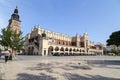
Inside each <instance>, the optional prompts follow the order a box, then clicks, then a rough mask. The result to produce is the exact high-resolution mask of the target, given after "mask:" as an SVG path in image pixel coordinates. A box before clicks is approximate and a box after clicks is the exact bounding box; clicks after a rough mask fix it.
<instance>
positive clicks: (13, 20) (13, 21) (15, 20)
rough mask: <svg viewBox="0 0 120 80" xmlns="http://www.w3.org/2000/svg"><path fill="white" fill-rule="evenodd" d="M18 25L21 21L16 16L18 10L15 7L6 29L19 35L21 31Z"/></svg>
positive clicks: (17, 15)
mask: <svg viewBox="0 0 120 80" xmlns="http://www.w3.org/2000/svg"><path fill="white" fill-rule="evenodd" d="M20 24H21V21H20V17H19V14H18V8H17V6H16V8H15V10H14V13H13V14H12V15H11V18H10V19H9V24H8V27H7V28H8V29H10V30H13V31H17V33H19V32H20V31H21V26H20Z"/></svg>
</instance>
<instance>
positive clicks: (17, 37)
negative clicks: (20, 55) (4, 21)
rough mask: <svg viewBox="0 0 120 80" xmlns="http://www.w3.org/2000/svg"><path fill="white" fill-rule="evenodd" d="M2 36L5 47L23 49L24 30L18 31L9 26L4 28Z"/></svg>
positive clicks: (2, 43) (1, 42)
mask: <svg viewBox="0 0 120 80" xmlns="http://www.w3.org/2000/svg"><path fill="white" fill-rule="evenodd" d="M1 32H2V35H1V36H0V38H1V39H0V44H1V45H2V46H5V47H10V48H12V49H13V50H22V49H23V46H24V38H23V37H22V32H19V33H17V32H16V31H12V30H10V29H7V28H3V29H2V31H1Z"/></svg>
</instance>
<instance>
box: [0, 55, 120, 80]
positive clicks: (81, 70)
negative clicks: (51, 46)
mask: <svg viewBox="0 0 120 80" xmlns="http://www.w3.org/2000/svg"><path fill="white" fill-rule="evenodd" d="M119 59H120V56H117V57H116V56H80V57H77V56H74V57H70V56H66V57H53V56H51V57H43V56H17V59H16V60H13V61H8V63H7V64H5V63H4V60H3V59H2V60H0V70H2V71H3V72H2V73H3V74H2V76H0V80H1V79H2V78H3V79H5V80H120V76H119V75H120V60H119ZM0 74H1V73H0Z"/></svg>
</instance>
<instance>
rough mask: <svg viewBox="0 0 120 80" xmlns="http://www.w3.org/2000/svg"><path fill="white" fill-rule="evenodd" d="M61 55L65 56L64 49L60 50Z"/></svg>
mask: <svg viewBox="0 0 120 80" xmlns="http://www.w3.org/2000/svg"><path fill="white" fill-rule="evenodd" d="M60 55H61V56H62V55H64V48H63V47H61V48H60Z"/></svg>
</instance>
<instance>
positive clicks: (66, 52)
mask: <svg viewBox="0 0 120 80" xmlns="http://www.w3.org/2000/svg"><path fill="white" fill-rule="evenodd" d="M67 55H68V48H65V56H67Z"/></svg>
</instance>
